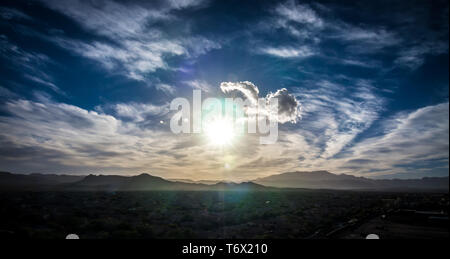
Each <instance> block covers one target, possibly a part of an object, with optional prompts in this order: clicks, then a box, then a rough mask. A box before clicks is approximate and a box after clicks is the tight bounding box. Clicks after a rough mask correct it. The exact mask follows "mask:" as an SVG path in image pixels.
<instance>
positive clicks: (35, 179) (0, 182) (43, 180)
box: [0, 172, 270, 191]
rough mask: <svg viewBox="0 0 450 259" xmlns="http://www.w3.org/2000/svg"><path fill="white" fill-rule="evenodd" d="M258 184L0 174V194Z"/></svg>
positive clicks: (213, 188)
mask: <svg viewBox="0 0 450 259" xmlns="http://www.w3.org/2000/svg"><path fill="white" fill-rule="evenodd" d="M268 188H270V187H264V186H261V185H258V184H255V183H239V184H237V183H224V182H220V183H216V184H202V183H186V182H177V181H169V180H166V179H163V178H161V177H157V176H153V175H150V174H145V173H144V174H140V175H135V176H120V175H92V174H90V175H88V176H69V175H53V174H49V175H45V174H29V175H25V174H12V173H7V172H0V190H14V191H22V190H24V191H26V190H46V191H50V190H55V191H152V190H167V191H170V190H173V191H176V190H185V191H246V190H263V189H268Z"/></svg>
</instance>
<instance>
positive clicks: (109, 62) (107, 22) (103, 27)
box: [43, 0, 221, 81]
mask: <svg viewBox="0 0 450 259" xmlns="http://www.w3.org/2000/svg"><path fill="white" fill-rule="evenodd" d="M44 3H45V4H46V5H47V6H49V7H50V8H52V9H54V10H56V11H59V12H61V13H63V14H65V15H66V16H68V17H70V18H72V19H73V20H75V21H76V22H78V23H79V24H80V25H81V26H82V27H83V28H85V29H86V30H88V31H90V32H92V33H94V34H96V35H98V36H104V37H106V38H107V40H92V41H86V40H79V39H73V38H69V37H67V36H61V35H57V36H43V38H46V39H47V40H50V41H51V42H54V43H56V44H57V45H59V46H60V47H62V48H65V49H68V50H71V51H73V52H75V53H76V54H78V55H81V56H84V57H86V58H89V59H92V60H96V61H98V62H100V63H101V64H102V65H103V67H104V68H106V69H108V70H113V71H120V72H122V73H124V74H125V75H126V76H128V77H129V78H132V79H135V80H139V81H143V80H145V78H146V75H147V74H148V73H151V72H155V71H156V70H157V69H170V67H169V65H168V64H167V62H166V58H169V57H171V56H185V57H188V58H195V57H197V56H198V55H203V54H205V53H207V52H208V51H210V50H211V49H217V48H220V47H221V45H220V43H218V42H215V41H211V40H208V39H206V38H204V37H200V36H192V35H190V34H189V35H183V34H182V32H183V29H182V27H185V26H187V24H186V23H185V22H184V23H180V24H179V26H178V27H180V30H179V31H180V33H178V34H176V35H172V36H169V35H168V34H167V33H166V32H165V31H164V30H162V29H160V28H158V27H157V26H154V23H157V22H160V21H171V22H177V18H176V17H175V16H173V15H172V14H171V12H172V10H175V9H182V8H188V7H193V6H197V5H201V4H203V1H187V0H185V1H180V2H178V1H174V2H168V3H164V2H163V3H160V5H146V4H144V3H142V4H138V3H133V4H129V5H125V4H122V3H118V2H114V1H100V3H101V4H98V3H97V4H96V3H95V2H92V1H78V0H71V1H70V3H67V2H65V3H62V2H61V1H44Z"/></svg>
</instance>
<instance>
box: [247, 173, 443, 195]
mask: <svg viewBox="0 0 450 259" xmlns="http://www.w3.org/2000/svg"><path fill="white" fill-rule="evenodd" d="M253 182H255V183H258V184H261V185H264V186H273V187H278V188H307V189H337V190H358V189H359V190H408V189H414V190H447V191H448V188H449V187H448V186H449V179H448V177H425V178H422V179H392V180H390V179H389V180H388V179H369V178H364V177H356V176H353V175H346V174H339V175H338V174H332V173H330V172H328V171H312V172H289V173H282V174H277V175H271V176H268V177H264V178H258V179H255V180H254V181H253Z"/></svg>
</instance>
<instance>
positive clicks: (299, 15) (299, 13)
mask: <svg viewBox="0 0 450 259" xmlns="http://www.w3.org/2000/svg"><path fill="white" fill-rule="evenodd" d="M275 13H276V14H277V15H279V19H280V20H279V24H280V25H282V26H283V27H286V26H288V23H289V22H296V23H300V24H304V25H309V26H312V27H318V28H320V27H322V26H323V25H324V23H323V21H322V19H321V18H320V17H319V16H318V15H317V14H316V12H315V11H314V10H313V9H312V8H311V7H309V6H308V5H306V4H304V5H302V4H296V3H295V1H293V0H291V1H287V2H285V3H282V4H279V5H278V6H277V7H276V8H275Z"/></svg>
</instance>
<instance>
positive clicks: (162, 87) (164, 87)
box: [155, 83, 175, 95]
mask: <svg viewBox="0 0 450 259" xmlns="http://www.w3.org/2000/svg"><path fill="white" fill-rule="evenodd" d="M155 88H156V89H157V90H159V91H162V92H164V93H166V94H170V95H172V94H174V93H175V87H173V86H171V85H168V84H161V83H160V84H156V85H155Z"/></svg>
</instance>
